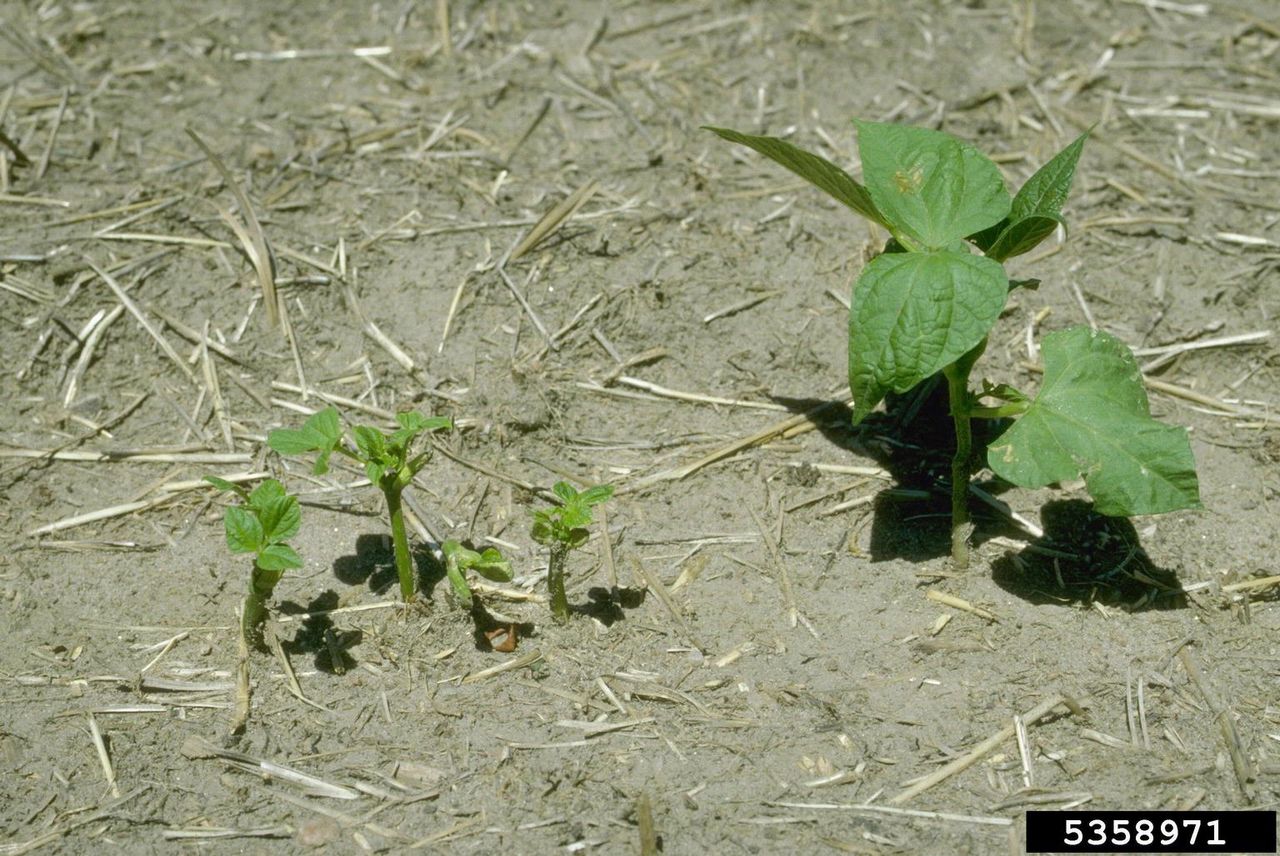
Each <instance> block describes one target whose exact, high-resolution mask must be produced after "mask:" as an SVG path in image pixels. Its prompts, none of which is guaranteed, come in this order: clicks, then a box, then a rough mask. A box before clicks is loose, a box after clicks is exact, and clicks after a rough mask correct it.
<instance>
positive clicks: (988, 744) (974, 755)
mask: <svg viewBox="0 0 1280 856" xmlns="http://www.w3.org/2000/svg"><path fill="white" fill-rule="evenodd" d="M1060 704H1066V705H1067V706H1068V707H1075V708H1077V709H1078V706H1076V705H1073V704H1071V703H1070V702H1069V701H1068V699H1067V698H1066V697H1065V696H1062V695H1055V696H1052V697H1051V698H1048V699H1045V700H1044V701H1042V702H1040V704H1038V705H1036V706H1035V707H1033V708H1032V709H1031V710H1029V711H1027V712H1026V713H1024V714H1023V715H1022V721H1023V722H1024V723H1025V724H1027V725H1035V724H1036V723H1037V722H1038V721H1040V720H1041V719H1043V718H1044V717H1045V716H1047V715H1048V714H1049V713H1050V711H1052V710H1053V709H1054V708H1055V707H1057V706H1058V705H1060ZM1014 731H1015V728H1014V726H1013V724H1012V723H1010V724H1009V725H1006V726H1005V727H1004V728H1001V729H1000V730H999V731H997V732H996V733H995V734H993V735H991V736H990V737H988V738H987V739H986V740H983V741H982V742H981V743H979V744H978V745H977V746H975V747H974V748H973V749H971V750H970V751H969V752H967V753H965V754H964V755H961V756H960V757H959V758H956V759H955V760H954V761H952V762H951V763H949V764H947V765H945V766H944V767H942V768H941V769H939V770H937V771H936V772H934V773H931V774H930V775H928V776H925V777H924V778H923V779H921V780H920V781H918V782H916V783H915V784H914V785H912V786H911V787H909V788H907V789H906V790H904V791H903V792H902V793H900V794H898V795H897V796H895V797H893V798H892V799H890V800H889V804H890V805H899V804H900V803H904V802H906V801H907V800H909V799H911V798H912V797H915V796H918V795H919V794H922V793H924V792H925V791H927V790H929V788H932V787H933V786H934V785H936V784H938V783H939V782H942V781H945V780H946V779H948V778H950V777H951V776H954V775H955V774H956V773H960V772H963V771H964V770H967V769H969V768H970V767H972V766H973V765H974V764H976V763H977V762H978V761H980V760H982V759H983V758H984V757H986V756H987V755H988V754H990V753H991V752H993V751H995V749H996V748H997V747H998V746H999V745H1000V744H1001V743H1003V742H1005V741H1006V740H1008V739H1009V738H1010V737H1012V736H1013V735H1014Z"/></svg>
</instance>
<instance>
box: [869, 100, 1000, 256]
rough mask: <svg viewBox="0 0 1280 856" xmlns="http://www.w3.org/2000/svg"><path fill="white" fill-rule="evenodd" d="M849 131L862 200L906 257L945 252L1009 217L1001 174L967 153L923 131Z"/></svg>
mask: <svg viewBox="0 0 1280 856" xmlns="http://www.w3.org/2000/svg"><path fill="white" fill-rule="evenodd" d="M855 124H857V126H858V149H859V151H860V152H861V154H862V177H863V180H865V181H866V182H867V193H868V194H869V195H870V196H871V200H872V202H874V203H875V206H876V210H877V211H879V212H880V213H881V214H882V215H883V217H884V222H885V223H886V224H887V225H888V227H889V229H890V231H892V232H893V233H894V235H895V236H897V237H898V238H899V239H905V240H906V242H907V243H908V244H909V245H911V246H910V248H911V249H925V250H941V249H944V248H946V247H947V246H948V245H949V244H951V243H953V242H954V241H957V240H960V239H962V238H964V237H966V236H968V235H970V234H973V233H974V232H978V231H981V230H982V229H986V228H987V227H989V226H992V225H994V224H996V223H999V222H1000V221H1001V220H1002V219H1003V218H1004V217H1005V215H1006V214H1008V213H1009V206H1010V204H1011V202H1010V199H1009V191H1008V190H1006V189H1005V186H1004V178H1003V177H1002V176H1001V175H1000V170H999V169H998V168H997V167H996V165H995V164H994V163H992V162H991V160H990V159H989V158H987V156H986V155H984V154H982V153H981V152H979V151H978V150H977V149H975V148H973V147H972V146H969V145H966V144H965V143H962V142H960V141H959V140H957V139H955V138H954V137H952V136H949V135H947V134H944V133H942V132H941V131H933V130H930V129H928V128H915V127H911V126H909V125H892V124H886V123H882V122H862V121H857V122H856V123H855Z"/></svg>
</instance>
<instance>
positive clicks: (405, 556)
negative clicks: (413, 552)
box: [382, 486, 413, 603]
mask: <svg viewBox="0 0 1280 856" xmlns="http://www.w3.org/2000/svg"><path fill="white" fill-rule="evenodd" d="M382 492H383V494H384V495H385V496H386V498H387V512H388V514H390V516H391V543H392V546H393V547H394V548H395V554H396V572H397V573H398V574H399V575H400V597H401V598H402V599H403V600H404V602H405V603H409V602H410V601H412V600H413V558H412V557H411V556H410V555H409V538H408V536H407V535H405V531H404V508H403V507H402V506H401V504H400V493H401V489H400V488H398V487H395V486H391V487H383V488H382Z"/></svg>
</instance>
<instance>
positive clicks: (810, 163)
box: [703, 125, 999, 226]
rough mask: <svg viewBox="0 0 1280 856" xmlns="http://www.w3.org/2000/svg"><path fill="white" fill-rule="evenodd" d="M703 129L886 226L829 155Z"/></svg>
mask: <svg viewBox="0 0 1280 856" xmlns="http://www.w3.org/2000/svg"><path fill="white" fill-rule="evenodd" d="M703 129H704V130H707V131H711V132H712V133H715V134H719V135H720V136H721V137H722V138H724V139H726V140H728V141H729V142H731V143H739V144H741V145H744V146H746V147H747V148H750V149H755V150H756V151H757V152H759V153H760V154H762V155H764V156H765V157H767V158H769V160H771V161H773V162H774V163H777V164H781V165H782V166H785V167H786V168H787V169H789V170H791V171H792V172H794V173H795V174H796V175H798V176H800V177H801V178H803V179H804V180H805V181H807V182H809V183H810V184H812V185H813V186H814V187H817V188H818V189H819V190H822V191H825V192H826V193H827V194H828V195H829V196H831V197H832V198H833V199H835V200H836V201H837V202H843V203H844V204H845V205H847V206H849V207H850V208H852V209H853V210H854V211H856V212H858V213H859V214H861V215H862V216H863V217H866V218H867V219H868V220H870V221H872V222H873V223H879V224H880V225H882V226H884V225H886V223H885V220H884V217H882V216H881V214H880V212H879V211H877V210H876V205H875V203H874V202H872V201H871V196H870V195H869V194H868V193H867V189H866V188H865V187H863V186H862V185H861V184H859V183H858V182H856V181H854V179H853V177H852V176H850V175H849V173H847V172H845V171H844V170H842V169H841V168H840V167H838V166H836V165H835V164H833V163H832V162H831V161H829V160H827V159H826V158H824V157H821V156H820V155H815V154H813V153H812V152H806V151H805V150H804V149H801V148H797V147H795V146H793V145H791V143H788V142H787V141H786V140H780V139H778V138H777V137H758V136H756V135H754V134H743V133H739V132H738V131H731V130H729V129H728V128H713V127H711V126H710V125H703ZM997 219H999V218H997Z"/></svg>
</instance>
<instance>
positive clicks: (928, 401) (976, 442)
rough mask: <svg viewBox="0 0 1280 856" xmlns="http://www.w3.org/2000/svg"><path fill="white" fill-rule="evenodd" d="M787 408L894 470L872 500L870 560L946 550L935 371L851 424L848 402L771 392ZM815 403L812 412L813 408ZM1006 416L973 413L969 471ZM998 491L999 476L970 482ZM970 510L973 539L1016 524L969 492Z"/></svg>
mask: <svg viewBox="0 0 1280 856" xmlns="http://www.w3.org/2000/svg"><path fill="white" fill-rule="evenodd" d="M773 400H774V401H776V402H777V403H779V404H782V405H783V406H785V407H786V408H787V409H788V410H790V411H792V412H793V413H809V414H810V416H811V418H813V420H814V422H815V423H816V424H817V426H818V430H819V431H821V432H822V434H823V436H824V437H826V438H827V440H828V441H830V442H831V443H833V444H834V445H836V446H838V447H840V448H842V449H845V450H846V451H849V452H852V453H854V454H856V455H858V456H860V457H864V458H871V459H873V460H874V461H875V462H876V463H877V464H879V465H880V466H881V467H883V468H884V469H885V470H887V471H888V472H889V474H890V475H891V476H892V477H893V481H894V484H893V486H892V487H889V488H885V489H884V490H881V491H880V492H879V493H878V494H877V495H876V497H875V500H874V502H873V504H872V515H873V516H872V521H871V543H870V555H871V561H873V562H883V561H889V560H892V559H904V560H906V561H909V562H923V561H926V560H929V559H935V558H938V557H940V556H947V555H950V553H951V458H952V457H953V456H954V455H955V448H956V438H955V430H954V425H953V423H952V420H951V413H950V406H949V403H948V400H947V385H946V382H945V381H944V380H943V379H942V376H941V375H935V376H934V377H931V378H928V379H926V380H924V381H922V382H921V383H920V384H918V385H916V386H915V387H913V388H912V389H911V390H909V391H907V392H905V393H902V394H900V395H899V394H893V393H890V394H889V395H888V396H886V397H885V409H884V411H883V412H880V411H877V412H875V413H872V414H870V415H869V416H867V418H866V419H864V420H863V421H862V423H861V424H860V425H858V426H856V427H855V426H854V425H853V413H852V410H851V409H850V407H849V405H848V404H845V403H844V402H840V401H822V400H820V399H795V398H785V397H778V396H773ZM815 410H816V412H814V411H815ZM1007 424H1008V423H1007V421H1005V420H989V419H975V420H973V449H974V454H973V459H972V470H973V471H974V472H977V471H979V470H981V469H982V468H983V467H984V466H985V463H986V447H987V444H988V443H990V442H991V441H992V440H994V439H995V438H996V437H998V436H999V435H1000V433H1001V432H1002V431H1003V430H1004V429H1005V428H1006V427H1007ZM974 484H975V486H977V487H979V488H981V489H983V490H985V491H986V492H987V493H989V494H992V495H997V494H999V493H1003V492H1004V491H1006V490H1008V489H1009V485H1008V484H1006V483H1004V482H1001V481H999V480H988V481H975V482H974ZM969 509H970V516H971V518H972V519H973V522H974V523H975V524H976V529H975V532H974V535H973V538H972V543H974V544H975V545H976V544H981V543H982V542H984V541H986V540H988V539H990V538H993V537H996V536H999V535H1014V534H1018V535H1021V532H1020V530H1017V529H1015V528H1014V527H1013V526H1012V524H1010V523H1009V522H1008V521H1006V520H1005V519H1004V518H1003V517H1000V516H998V515H997V514H995V512H993V511H992V510H991V509H989V508H988V507H987V506H985V505H982V504H980V503H978V502H977V501H975V500H974V499H973V498H972V497H970V504H969Z"/></svg>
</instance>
